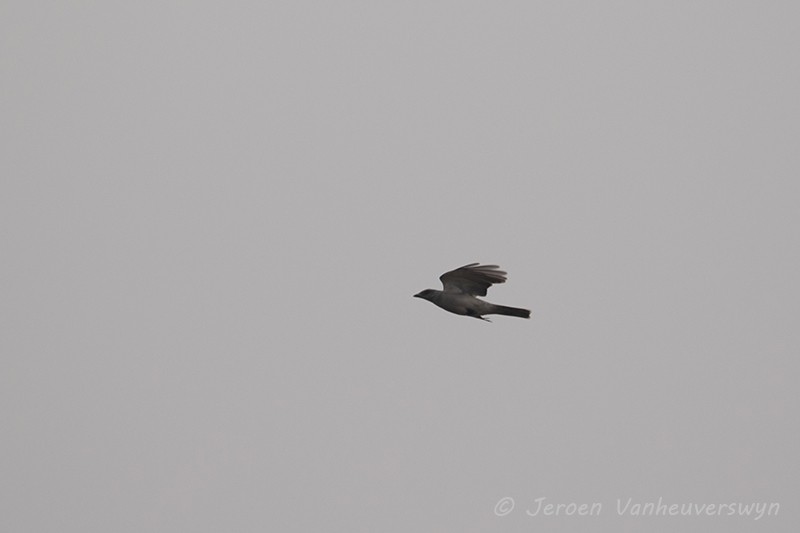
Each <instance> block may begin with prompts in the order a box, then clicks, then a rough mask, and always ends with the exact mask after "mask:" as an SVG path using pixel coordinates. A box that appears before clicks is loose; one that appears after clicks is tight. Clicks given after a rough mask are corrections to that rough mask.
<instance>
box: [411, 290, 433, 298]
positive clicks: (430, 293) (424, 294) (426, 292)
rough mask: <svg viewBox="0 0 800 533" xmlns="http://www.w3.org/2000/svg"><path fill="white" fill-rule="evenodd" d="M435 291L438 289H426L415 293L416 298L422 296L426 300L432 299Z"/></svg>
mask: <svg viewBox="0 0 800 533" xmlns="http://www.w3.org/2000/svg"><path fill="white" fill-rule="evenodd" d="M435 293H436V291H435V290H433V289H425V290H424V291H422V292H418V293H417V294H415V295H414V298H422V299H424V300H430V299H431V298H433V295H434V294H435Z"/></svg>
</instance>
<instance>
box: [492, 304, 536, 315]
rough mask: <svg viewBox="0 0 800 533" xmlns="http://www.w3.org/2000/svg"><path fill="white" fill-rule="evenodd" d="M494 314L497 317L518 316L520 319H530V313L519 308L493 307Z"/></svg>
mask: <svg viewBox="0 0 800 533" xmlns="http://www.w3.org/2000/svg"><path fill="white" fill-rule="evenodd" d="M494 313H495V314H497V315H508V316H518V317H520V318H530V317H531V312H530V311H529V310H528V309H520V308H519V307H508V306H505V305H495V306H494Z"/></svg>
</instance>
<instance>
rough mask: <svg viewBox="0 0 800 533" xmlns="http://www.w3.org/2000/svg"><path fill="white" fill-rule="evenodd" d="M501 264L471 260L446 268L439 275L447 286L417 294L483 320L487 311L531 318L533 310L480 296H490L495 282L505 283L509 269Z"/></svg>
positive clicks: (443, 307) (437, 303) (442, 306)
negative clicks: (461, 264) (461, 265)
mask: <svg viewBox="0 0 800 533" xmlns="http://www.w3.org/2000/svg"><path fill="white" fill-rule="evenodd" d="M499 268H500V267H498V266H497V265H480V264H478V263H471V264H469V265H464V266H463V267H460V268H457V269H455V270H451V271H450V272H445V273H444V274H442V275H441V277H440V278H439V279H440V280H441V281H442V285H443V287H444V290H442V291H437V290H435V289H425V290H424V291H422V292H420V293H417V294H415V295H414V296H415V297H417V298H423V299H425V300H428V301H430V302H432V303H433V304H435V305H437V306H439V307H441V308H442V309H444V310H445V311H450V312H451V313H455V314H457V315H466V316H471V317H474V318H480V319H481V320H487V319H485V318H483V315H492V314H494V315H508V316H517V317H521V318H530V316H531V312H530V311H529V310H527V309H520V308H518V307H508V306H505V305H496V304H492V303H489V302H485V301H483V300H481V299H479V298H477V297H476V296H486V291H487V289H488V288H489V287H491V286H492V285H493V284H495V283H505V281H506V273H505V272H503V271H502V270H499Z"/></svg>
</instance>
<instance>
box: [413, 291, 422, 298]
mask: <svg viewBox="0 0 800 533" xmlns="http://www.w3.org/2000/svg"><path fill="white" fill-rule="evenodd" d="M420 294H422V293H421V292H418V293H417V294H415V295H414V298H422V296H420Z"/></svg>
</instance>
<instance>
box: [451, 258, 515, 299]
mask: <svg viewBox="0 0 800 533" xmlns="http://www.w3.org/2000/svg"><path fill="white" fill-rule="evenodd" d="M499 268H500V267H499V266H497V265H481V264H478V263H470V264H469V265H464V266H462V267H459V268H457V269H455V270H451V271H450V272H445V273H444V274H442V275H441V276H439V279H440V280H441V281H442V285H444V292H461V293H465V294H471V295H473V296H486V290H487V289H488V288H489V287H491V286H492V285H493V284H495V283H505V282H506V273H505V272H503V271H502V270H499Z"/></svg>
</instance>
